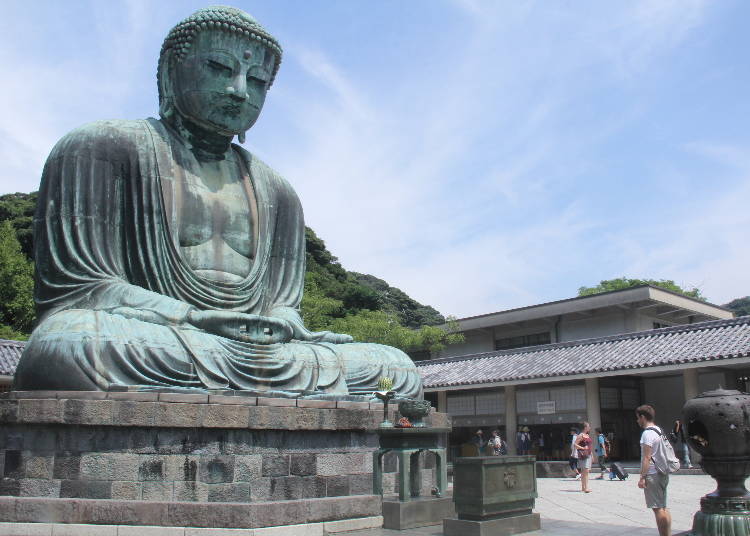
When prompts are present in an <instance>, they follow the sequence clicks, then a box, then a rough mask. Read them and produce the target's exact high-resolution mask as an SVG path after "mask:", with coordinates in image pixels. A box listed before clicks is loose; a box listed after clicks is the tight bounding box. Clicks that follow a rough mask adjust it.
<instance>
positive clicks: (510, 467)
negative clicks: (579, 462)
mask: <svg viewBox="0 0 750 536" xmlns="http://www.w3.org/2000/svg"><path fill="white" fill-rule="evenodd" d="M453 471H454V482H453V501H454V502H455V504H456V513H457V514H458V517H459V519H469V520H485V519H498V518H503V517H510V516H518V515H528V514H531V513H532V512H531V511H532V509H533V507H534V499H536V497H537V492H536V466H535V458H534V456H489V457H470V458H458V459H457V460H456V461H455V462H454V466H453Z"/></svg>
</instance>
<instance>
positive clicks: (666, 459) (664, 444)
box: [646, 426, 680, 475]
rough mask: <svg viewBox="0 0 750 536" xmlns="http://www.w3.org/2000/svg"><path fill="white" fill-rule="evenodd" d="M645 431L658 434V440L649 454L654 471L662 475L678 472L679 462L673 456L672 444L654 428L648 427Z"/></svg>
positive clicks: (663, 434) (662, 433)
mask: <svg viewBox="0 0 750 536" xmlns="http://www.w3.org/2000/svg"><path fill="white" fill-rule="evenodd" d="M646 430H653V431H654V432H656V433H657V434H659V439H660V440H659V441H657V442H656V443H654V448H653V451H652V452H651V460H653V462H654V467H656V470H657V471H658V472H660V473H661V474H663V475H666V474H669V473H676V472H677V471H679V470H680V460H678V459H677V456H675V454H674V447H672V443H670V442H669V438H668V437H667V436H666V434H665V433H664V432H662V431H661V430H660V429H659V428H657V427H656V426H649V427H648V428H646Z"/></svg>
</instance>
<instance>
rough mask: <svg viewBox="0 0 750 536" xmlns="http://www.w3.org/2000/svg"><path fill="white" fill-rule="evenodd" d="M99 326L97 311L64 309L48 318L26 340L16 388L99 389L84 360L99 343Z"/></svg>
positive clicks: (16, 379)
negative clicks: (83, 362)
mask: <svg viewBox="0 0 750 536" xmlns="http://www.w3.org/2000/svg"><path fill="white" fill-rule="evenodd" d="M95 328H96V316H95V313H94V311H87V310H69V311H61V312H59V313H57V314H54V315H52V316H50V317H49V318H47V319H45V320H44V321H43V322H42V323H41V324H39V325H38V326H37V327H36V328H35V329H34V332H33V334H32V335H31V338H30V339H29V341H28V342H27V343H26V347H25V348H24V351H23V354H22V355H21V359H20V360H19V363H18V367H17V368H16V374H15V377H14V382H13V388H14V389H17V390H40V389H43V390H55V389H67V390H88V391H92V390H98V389H99V387H97V385H96V384H95V383H94V381H93V380H92V379H91V378H90V377H89V376H88V375H87V374H86V372H85V367H83V366H82V363H81V362H80V361H81V359H83V358H84V356H85V355H86V354H87V353H89V352H90V351H91V350H92V348H91V346H92V345H94V344H96V337H95V336H93V335H95Z"/></svg>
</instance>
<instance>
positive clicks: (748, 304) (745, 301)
mask: <svg viewBox="0 0 750 536" xmlns="http://www.w3.org/2000/svg"><path fill="white" fill-rule="evenodd" d="M724 307H726V308H727V309H731V310H732V311H734V313H735V314H736V315H737V316H747V315H750V296H745V297H744V298H737V299H736V300H732V301H730V302H729V303H727V304H726V305H724Z"/></svg>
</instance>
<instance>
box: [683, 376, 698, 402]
mask: <svg viewBox="0 0 750 536" xmlns="http://www.w3.org/2000/svg"><path fill="white" fill-rule="evenodd" d="M682 385H683V388H684V390H685V402H687V401H688V400H690V399H691V398H695V397H696V396H698V369H697V368H689V369H685V370H683V371H682Z"/></svg>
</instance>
